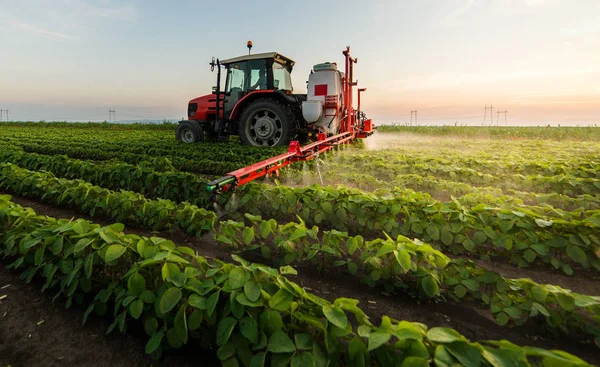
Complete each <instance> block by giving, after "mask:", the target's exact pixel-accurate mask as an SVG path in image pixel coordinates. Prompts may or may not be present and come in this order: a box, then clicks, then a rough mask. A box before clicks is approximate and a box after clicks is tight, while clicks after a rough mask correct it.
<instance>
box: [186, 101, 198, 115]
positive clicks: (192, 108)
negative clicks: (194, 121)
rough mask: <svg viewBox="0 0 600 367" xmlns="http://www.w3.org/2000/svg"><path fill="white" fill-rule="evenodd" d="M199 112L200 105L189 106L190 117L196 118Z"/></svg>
mask: <svg viewBox="0 0 600 367" xmlns="http://www.w3.org/2000/svg"><path fill="white" fill-rule="evenodd" d="M197 110H198V103H190V104H188V116H194V115H195V114H196V111H197Z"/></svg>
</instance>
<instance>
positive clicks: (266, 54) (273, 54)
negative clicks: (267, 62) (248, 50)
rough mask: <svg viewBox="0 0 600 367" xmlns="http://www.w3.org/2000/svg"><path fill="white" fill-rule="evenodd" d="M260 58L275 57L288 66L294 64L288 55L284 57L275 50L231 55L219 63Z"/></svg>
mask: <svg viewBox="0 0 600 367" xmlns="http://www.w3.org/2000/svg"><path fill="white" fill-rule="evenodd" d="M260 59H275V61H279V62H281V63H284V64H288V65H289V66H294V64H295V62H294V60H292V59H290V58H288V57H285V56H283V55H282V54H280V53H277V52H263V53H260V54H252V55H244V56H238V57H233V58H231V59H227V60H221V64H232V63H234V62H241V61H247V60H260Z"/></svg>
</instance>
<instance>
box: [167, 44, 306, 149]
mask: <svg viewBox="0 0 600 367" xmlns="http://www.w3.org/2000/svg"><path fill="white" fill-rule="evenodd" d="M294 64H295V62H294V61H293V60H291V59H289V58H287V57H285V56H283V55H281V54H279V53H277V52H265V53H258V54H252V55H251V54H249V55H244V56H238V57H234V58H230V59H226V60H220V61H219V60H217V61H216V62H215V60H214V59H213V62H212V63H211V64H210V65H211V70H214V69H215V68H216V69H217V70H216V71H217V84H216V86H215V87H213V91H212V94H210V95H205V96H201V97H198V98H194V99H193V100H191V101H190V102H189V104H188V119H189V120H187V121H181V122H180V127H181V128H180V129H179V131H180V132H179V133H177V137H178V140H181V141H184V142H186V143H193V142H197V141H203V140H204V138H205V136H207V137H209V138H217V139H220V138H227V137H228V136H230V135H239V137H240V139H241V140H242V142H243V143H245V144H249V145H258V146H280V145H287V143H288V142H289V141H290V140H291V139H292V138H294V137H295V136H296V134H297V133H298V132H299V130H302V129H305V128H306V124H304V123H302V114H301V111H300V108H301V107H300V106H301V102H302V101H303V100H305V99H306V96H305V95H294V94H293V88H292V77H291V72H292V69H293V67H294Z"/></svg>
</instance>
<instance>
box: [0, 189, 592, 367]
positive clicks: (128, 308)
mask: <svg viewBox="0 0 600 367" xmlns="http://www.w3.org/2000/svg"><path fill="white" fill-rule="evenodd" d="M0 221H1V223H2V225H1V226H0V235H1V236H2V244H1V247H0V253H1V254H2V255H4V256H5V257H6V256H8V257H10V258H12V259H13V260H14V262H13V263H12V264H11V265H10V268H13V269H16V270H20V271H21V272H22V277H23V279H26V281H27V282H29V281H31V280H32V279H33V278H34V276H36V275H38V276H41V277H42V278H44V279H45V280H46V283H45V284H44V288H45V289H49V290H50V291H51V292H55V293H56V297H57V298H58V297H59V296H61V295H63V296H64V297H66V305H67V307H68V306H70V305H71V304H72V303H73V302H76V303H80V304H82V305H84V306H85V305H86V304H88V303H89V301H88V302H86V296H87V295H91V296H93V301H92V302H91V303H89V305H88V309H87V311H86V313H85V316H84V322H85V321H86V320H87V318H88V317H89V315H90V314H91V313H92V312H96V313H98V314H100V315H104V314H108V315H109V314H112V315H113V317H114V322H113V323H112V324H111V326H110V327H109V329H108V331H107V332H109V333H110V332H112V331H114V330H116V329H118V330H120V331H121V332H126V330H127V327H128V326H129V325H131V324H134V323H140V322H143V325H144V329H145V330H146V333H147V334H148V336H149V340H148V342H147V344H146V352H147V353H149V354H152V355H153V356H154V357H159V356H160V355H161V353H162V351H164V350H167V349H173V348H175V349H176V348H180V347H182V346H183V345H185V344H189V343H199V339H201V340H203V341H204V342H205V344H209V345H215V346H216V347H217V348H218V349H217V356H218V357H219V358H220V359H221V361H222V365H224V366H237V365H240V364H243V365H245V366H264V365H271V366H287V365H292V366H307V365H315V366H326V365H331V366H335V365H351V366H365V365H373V364H377V365H401V364H404V365H428V364H435V365H451V364H454V363H460V364H473V365H487V366H497V365H499V364H509V363H511V362H515V363H519V364H520V365H530V364H531V363H535V362H539V361H540V360H541V361H542V363H543V364H544V365H548V366H550V365H564V364H569V365H577V366H584V365H587V364H586V363H585V362H584V361H582V360H580V359H579V358H577V357H575V356H572V355H570V354H568V353H564V352H561V351H547V350H543V349H539V348H530V347H519V346H516V345H514V344H511V343H509V342H506V341H500V342H486V343H485V344H479V343H474V342H470V341H468V340H467V339H466V338H465V337H463V336H462V335H460V334H459V333H457V332H456V331H454V330H452V329H449V328H431V329H428V328H427V327H426V326H425V325H423V324H418V323H411V322H407V321H397V320H392V319H391V318H389V317H385V316H384V317H382V320H381V323H380V324H379V325H374V324H373V323H372V322H371V321H370V320H369V319H368V317H367V316H366V314H365V313H364V312H363V311H362V310H361V309H360V308H359V307H358V305H357V304H358V301H355V300H352V299H347V298H339V299H337V300H335V302H333V303H330V302H328V301H326V300H324V299H321V298H319V297H317V296H315V295H313V294H310V293H308V292H306V291H305V290H304V289H302V288H301V287H299V286H298V285H297V284H295V283H293V282H291V281H290V280H288V279H287V278H286V277H284V276H282V275H281V274H285V273H294V272H295V271H294V270H293V269H292V268H289V267H284V268H282V269H281V273H280V272H278V271H277V270H275V269H272V268H268V267H265V266H260V265H254V264H249V263H247V262H245V261H243V260H241V259H238V260H239V261H240V264H239V265H235V264H227V263H223V262H220V261H218V260H212V261H209V260H207V259H205V258H203V257H201V256H198V255H197V254H196V253H195V252H194V251H193V250H192V249H190V248H188V247H181V246H176V245H175V244H173V243H172V242H171V241H168V240H165V239H162V238H157V237H152V238H146V237H140V236H136V235H131V234H128V235H125V234H123V233H122V230H123V226H122V225H120V224H113V225H111V226H107V227H100V226H99V225H97V224H93V223H90V222H88V221H85V220H76V221H69V220H65V219H63V220H56V219H54V218H48V217H45V216H38V215H36V214H35V212H33V211H32V210H31V209H23V208H22V207H20V206H18V205H15V204H13V203H12V202H10V201H9V197H7V196H2V197H0ZM350 316H351V317H352V319H354V320H356V323H352V322H350Z"/></svg>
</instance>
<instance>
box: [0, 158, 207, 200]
mask: <svg viewBox="0 0 600 367" xmlns="http://www.w3.org/2000/svg"><path fill="white" fill-rule="evenodd" d="M0 162H7V163H13V164H16V165H18V166H20V167H24V168H27V169H29V170H33V171H39V170H43V171H50V172H52V173H53V174H54V175H56V176H58V177H63V178H68V179H81V180H84V181H87V182H90V183H93V184H95V185H99V186H102V187H106V188H109V189H112V190H122V189H124V190H130V191H135V192H139V193H141V194H143V195H144V196H146V197H149V198H155V199H157V198H162V199H169V200H173V201H175V202H184V201H187V202H189V203H192V204H195V205H198V206H200V207H207V206H208V204H209V198H210V197H209V193H208V191H207V190H206V184H207V183H208V181H207V180H206V179H203V178H201V177H199V176H197V175H194V174H191V173H187V172H179V171H176V170H174V169H169V167H168V164H169V162H160V161H157V160H154V161H152V162H148V163H147V164H146V163H145V162H142V163H141V164H137V165H132V164H127V163H122V162H115V161H107V162H93V161H85V160H79V159H73V158H69V157H66V156H64V155H44V154H37V153H27V152H23V151H19V150H10V149H1V148H0ZM157 166H160V167H159V168H161V169H160V170H156V168H157Z"/></svg>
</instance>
